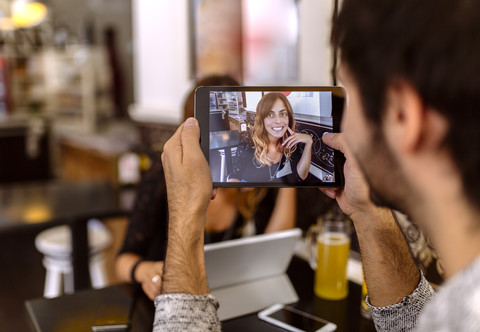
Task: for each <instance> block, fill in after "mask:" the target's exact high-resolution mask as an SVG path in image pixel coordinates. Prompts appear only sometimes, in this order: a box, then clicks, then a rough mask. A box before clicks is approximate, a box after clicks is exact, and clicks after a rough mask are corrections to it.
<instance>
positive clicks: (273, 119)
mask: <svg viewBox="0 0 480 332" xmlns="http://www.w3.org/2000/svg"><path fill="white" fill-rule="evenodd" d="M263 123H264V125H265V129H266V130H267V133H268V138H269V139H270V140H275V141H277V140H278V139H280V138H281V137H282V136H283V134H285V132H286V131H287V128H288V110H287V107H285V104H284V103H283V101H282V100H280V99H277V101H275V103H274V104H273V106H272V109H271V110H270V112H269V113H268V114H267V116H266V117H265V119H264V120H263Z"/></svg>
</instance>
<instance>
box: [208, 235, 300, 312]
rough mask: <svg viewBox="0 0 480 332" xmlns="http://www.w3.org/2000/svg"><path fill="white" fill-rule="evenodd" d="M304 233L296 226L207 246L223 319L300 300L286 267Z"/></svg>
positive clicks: (211, 278)
mask: <svg viewBox="0 0 480 332" xmlns="http://www.w3.org/2000/svg"><path fill="white" fill-rule="evenodd" d="M301 234H302V231H301V230H300V229H298V228H295V229H290V230H286V231H282V232H277V233H270V234H262V235H255V236H251V237H247V238H241V239H236V240H230V241H223V242H219V243H213V244H207V245H205V265H206V270H207V278H208V284H209V286H210V290H211V293H212V294H213V295H214V296H216V297H217V299H218V301H219V302H220V308H219V311H218V315H219V317H220V320H226V319H230V318H235V317H238V316H242V315H246V314H250V313H253V312H257V311H259V310H261V309H264V308H266V307H268V306H270V305H273V304H276V303H292V302H296V301H298V296H297V294H296V292H295V289H294V288H293V286H292V284H291V282H290V279H289V278H288V276H287V275H286V270H287V268H288V265H289V263H290V260H291V258H292V256H293V254H294V250H295V245H296V243H297V241H298V240H299V239H300V236H301Z"/></svg>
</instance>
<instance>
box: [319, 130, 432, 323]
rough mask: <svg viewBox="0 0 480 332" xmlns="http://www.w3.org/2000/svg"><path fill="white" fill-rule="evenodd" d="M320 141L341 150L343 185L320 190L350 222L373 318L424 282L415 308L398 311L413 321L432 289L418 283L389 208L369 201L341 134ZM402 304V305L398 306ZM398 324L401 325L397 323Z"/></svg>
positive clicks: (356, 166)
mask: <svg viewBox="0 0 480 332" xmlns="http://www.w3.org/2000/svg"><path fill="white" fill-rule="evenodd" d="M323 141H324V142H325V143H326V144H328V145H329V146H331V147H333V148H334V149H337V150H340V151H342V152H343V153H344V154H345V158H346V163H345V168H344V173H345V187H344V188H343V189H342V190H333V189H326V190H323V192H324V193H325V194H327V195H328V196H329V197H331V198H335V199H336V200H337V202H338V204H339V206H340V208H341V209H342V210H343V212H344V213H345V214H347V215H348V216H350V218H351V219H352V221H353V222H354V225H355V230H356V232H357V237H358V241H359V246H360V252H361V258H362V265H363V272H364V276H365V281H366V284H367V289H368V294H369V300H370V303H371V304H372V305H373V306H374V307H382V308H379V310H377V311H376V310H375V309H374V310H373V314H374V318H375V314H376V313H381V312H385V311H384V310H383V309H385V306H389V305H393V304H397V303H400V302H402V301H404V300H405V297H407V296H410V295H412V294H414V293H415V292H414V291H416V290H418V287H420V286H421V287H424V286H425V287H424V288H425V289H423V288H422V292H424V293H425V294H423V295H422V296H421V298H422V301H421V303H416V304H415V305H416V307H415V308H413V309H415V310H413V311H411V310H410V311H408V312H407V311H406V312H403V313H402V314H401V315H400V316H402V315H410V316H412V315H413V316H415V317H413V316H412V317H411V320H413V321H414V322H416V316H417V315H418V313H419V311H420V310H421V309H422V308H423V306H424V305H425V304H426V302H428V299H429V297H430V296H431V294H432V292H431V289H428V286H426V285H425V283H422V282H423V280H424V279H423V277H422V279H421V275H420V272H419V270H418V268H417V266H416V265H415V262H414V259H413V257H412V255H411V253H410V250H409V247H408V244H407V242H406V240H405V238H404V236H403V233H402V232H401V230H400V228H399V226H398V224H397V222H396V220H395V218H394V216H393V214H392V211H391V210H390V209H387V208H380V207H377V206H375V205H374V204H373V203H372V202H371V200H370V198H369V188H368V185H367V183H366V181H365V179H364V177H363V175H362V173H361V171H360V168H359V166H358V165H357V163H356V161H355V159H354V158H353V156H352V155H351V154H350V153H349V151H348V149H347V147H346V145H345V143H344V141H343V136H342V134H326V135H324V136H323ZM427 285H428V283H427ZM415 294H416V293H415ZM402 307H403V308H404V307H405V306H403V305H402V306H401V307H399V308H400V309H401V308H402ZM389 309H392V308H389ZM396 309H397V308H394V310H396ZM410 309H412V308H410ZM416 309H418V312H416ZM389 317H390V316H389ZM377 318H381V314H380V315H377ZM377 322H378V321H377V320H376V323H377ZM413 326H414V324H413ZM377 327H379V326H378V324H377ZM399 328H400V329H401V327H400V326H399Z"/></svg>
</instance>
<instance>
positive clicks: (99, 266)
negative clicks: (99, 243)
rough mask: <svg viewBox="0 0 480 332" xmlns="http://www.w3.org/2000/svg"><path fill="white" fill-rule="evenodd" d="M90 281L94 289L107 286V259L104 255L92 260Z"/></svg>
mask: <svg viewBox="0 0 480 332" xmlns="http://www.w3.org/2000/svg"><path fill="white" fill-rule="evenodd" d="M89 265H90V279H91V280H92V287H93V288H103V287H105V286H107V272H106V271H105V259H104V257H103V255H102V254H98V255H96V256H93V257H91V258H90V264H89Z"/></svg>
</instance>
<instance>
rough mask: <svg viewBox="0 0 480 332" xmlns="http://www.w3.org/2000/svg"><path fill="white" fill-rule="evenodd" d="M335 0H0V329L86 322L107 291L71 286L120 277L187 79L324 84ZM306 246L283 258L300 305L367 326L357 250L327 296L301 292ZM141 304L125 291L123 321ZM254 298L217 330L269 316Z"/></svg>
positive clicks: (308, 279)
mask: <svg viewBox="0 0 480 332" xmlns="http://www.w3.org/2000/svg"><path fill="white" fill-rule="evenodd" d="M337 7H338V3H337V0H328V1H317V0H302V1H298V0H262V1H256V0H222V1H218V0H161V1H158V0H68V1H65V0H33V1H30V0H0V38H1V43H0V156H1V158H0V160H1V161H0V266H1V268H0V271H1V272H0V331H77V330H79V331H85V330H88V331H89V330H90V329H89V328H87V329H84V328H85V326H87V327H88V326H92V325H94V323H93V321H92V320H93V318H92V317H93V316H94V314H93V313H92V310H93V311H95V312H96V313H97V315H98V312H100V313H103V312H104V311H102V310H100V309H98V308H99V307H98V306H99V305H100V304H99V303H100V302H101V301H102V299H103V300H105V298H101V297H100V298H98V297H97V298H95V297H92V298H88V297H82V296H87V295H88V296H93V295H95V294H97V295H98V294H99V293H95V292H101V291H102V290H107V292H104V293H101V294H103V295H102V296H106V297H108V294H110V295H111V296H113V297H114V298H115V296H114V295H112V294H116V293H118V292H123V291H124V286H125V284H127V285H126V286H129V285H128V282H125V281H124V280H122V279H121V278H120V277H119V276H118V274H117V273H116V270H115V260H116V257H117V254H118V252H119V250H120V248H121V247H122V244H123V242H124V239H125V236H126V233H127V230H128V225H129V222H130V216H131V215H132V211H133V210H134V208H135V206H136V205H135V201H136V199H137V193H138V189H139V187H140V185H141V183H142V181H143V180H144V177H145V175H146V174H147V173H148V171H149V170H150V169H151V167H153V165H154V164H155V162H158V160H159V156H160V155H161V153H162V149H163V146H164V144H165V142H166V141H167V140H168V138H169V137H170V136H171V135H172V134H173V132H174V131H175V129H176V127H177V126H178V125H179V124H180V123H181V122H182V120H183V114H184V103H185V100H186V98H187V96H188V94H189V93H190V91H191V90H192V89H193V88H194V87H195V83H196V82H197V81H198V80H200V79H202V78H205V77H208V76H211V75H228V76H230V77H232V78H233V79H235V80H237V81H238V82H240V83H241V84H242V85H271V86H277V85H278V86H288V85H298V86H302V85H303V86H328V85H335V84H336V80H335V77H333V76H332V68H333V67H334V66H335V63H336V61H335V57H336V55H335V50H333V49H331V47H330V45H329V29H330V22H331V18H332V15H334V14H335V13H336V11H337ZM237 115H238V114H237ZM235 116H236V115H235V114H234V112H232V119H235ZM236 121H237V122H238V121H240V122H242V121H244V122H245V121H247V119H246V117H244V118H241V119H240V120H239V119H238V118H237V119H236ZM240 125H241V124H240ZM301 191H303V192H304V195H308V196H309V197H313V196H314V197H315V199H316V200H318V201H316V203H315V204H310V203H308V202H312V200H309V201H306V202H304V201H302V200H301V199H298V197H297V200H298V204H297V221H296V225H295V227H298V228H300V229H301V230H302V232H301V233H302V234H301V236H300V240H302V239H305V237H306V234H307V232H308V231H309V228H310V227H311V226H312V225H314V224H315V223H316V222H317V219H318V218H319V217H321V215H322V213H325V211H326V208H324V207H323V206H322V204H326V203H324V202H326V200H324V199H323V198H322V196H321V193H320V192H319V191H318V190H316V189H315V190H310V191H309V189H303V188H302V189H298V192H301ZM317 196H318V197H317ZM315 199H314V200H315ZM150 204H160V203H159V202H157V203H156V202H150ZM269 204H270V205H273V204H274V202H273V201H271V202H270V203H269ZM302 204H303V205H302ZM305 204H310V205H309V206H304V205H305ZM260 208H262V207H259V209H260ZM271 208H272V207H271V206H270V209H271ZM305 211H308V212H305ZM159 222H163V223H166V222H167V221H166V220H161V221H159ZM299 243H300V242H299ZM352 246H353V243H352ZM62 250H63V251H62ZM300 251H301V250H300ZM62 255H63V256H62ZM60 256H62V257H60ZM307 256H308V255H306V254H304V255H303V256H302V254H301V253H299V252H296V254H295V257H294V258H293V259H292V260H291V262H289V264H288V270H287V268H286V267H285V268H284V271H283V272H284V273H285V271H286V273H287V274H288V275H289V276H290V277H291V279H292V280H291V281H292V283H293V285H294V287H293V288H294V292H296V293H297V295H298V296H297V298H300V302H301V304H302V306H303V307H302V310H304V311H306V312H310V314H315V315H318V316H320V317H322V318H324V319H326V320H328V321H332V322H334V323H335V324H336V325H337V328H338V331H370V330H374V327H373V323H372V322H371V320H368V319H366V318H364V317H363V316H362V315H361V310H360V305H361V284H362V280H361V278H362V277H361V272H360V275H359V274H358V271H361V266H360V265H359V264H360V263H359V260H358V257H357V260H354V259H353V258H355V257H354V253H353V252H352V253H351V257H350V258H351V259H350V261H349V274H350V275H349V279H350V282H349V283H350V285H349V287H350V288H349V295H348V298H347V299H344V300H340V301H330V302H329V301H326V300H323V299H320V298H318V297H316V296H314V294H313V275H314V271H313V270H312V268H311V267H310V266H309V264H308V258H305V257H307ZM299 257H300V258H299ZM302 257H303V258H302ZM299 271H300V272H299ZM295 278H296V279H295ZM126 286H125V287H126ZM130 286H131V285H130ZM112 287H113V288H112ZM115 287H116V288H115ZM131 291H132V290H131V289H130V288H129V289H128V292H131ZM128 292H127V293H128ZM82 294H85V295H82ZM92 294H93V295H92ZM105 294H107V295H105ZM129 294H130V293H129ZM129 296H130V297H132V296H131V294H130V295H129ZM135 299H137V297H135ZM147 300H148V299H147ZM302 301H303V302H302ZM129 303H130V302H129ZM136 306H137V307H138V308H139V309H138V311H140V310H141V309H142V308H141V307H142V304H136ZM146 306H147V307H148V308H147V310H146V311H148V315H146V316H142V313H138V314H135V315H134V316H135V317H134V316H132V310H134V311H137V309H132V308H131V307H132V305H130V307H129V308H130V311H128V312H129V313H130V314H129V315H130V316H129V317H130V318H129V323H128V325H129V328H130V331H150V330H151V324H152V320H151V319H152V315H153V309H152V308H153V304H152V302H150V303H148V305H146ZM107 307H108V306H107ZM68 308H74V310H73V309H71V311H70V312H68V313H67V312H65V313H64V312H63V311H64V310H67V309H68ZM49 310H50V311H51V312H48V311H49ZM258 311H259V310H256V311H255V312H253V313H252V312H250V313H249V314H248V315H244V316H239V317H235V318H234V319H230V320H226V321H224V322H223V323H222V326H223V329H224V330H225V331H234V330H243V331H246V330H249V331H257V330H258V331H270V330H271V331H281V330H282V329H280V328H278V327H275V326H273V325H269V324H267V323H265V322H260V320H259V319H258V318H257V315H256V313H257V312H258ZM149 315H150V316H149ZM237 316H238V315H237ZM52 317H55V319H54V318H52ZM62 317H63V318H62ZM132 317H133V318H132ZM144 317H147V318H144ZM97 318H98V317H97ZM56 319H57V320H59V321H60V320H62V322H56V321H55V320H56ZM62 324H63V325H62ZM247 327H248V328H247Z"/></svg>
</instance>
